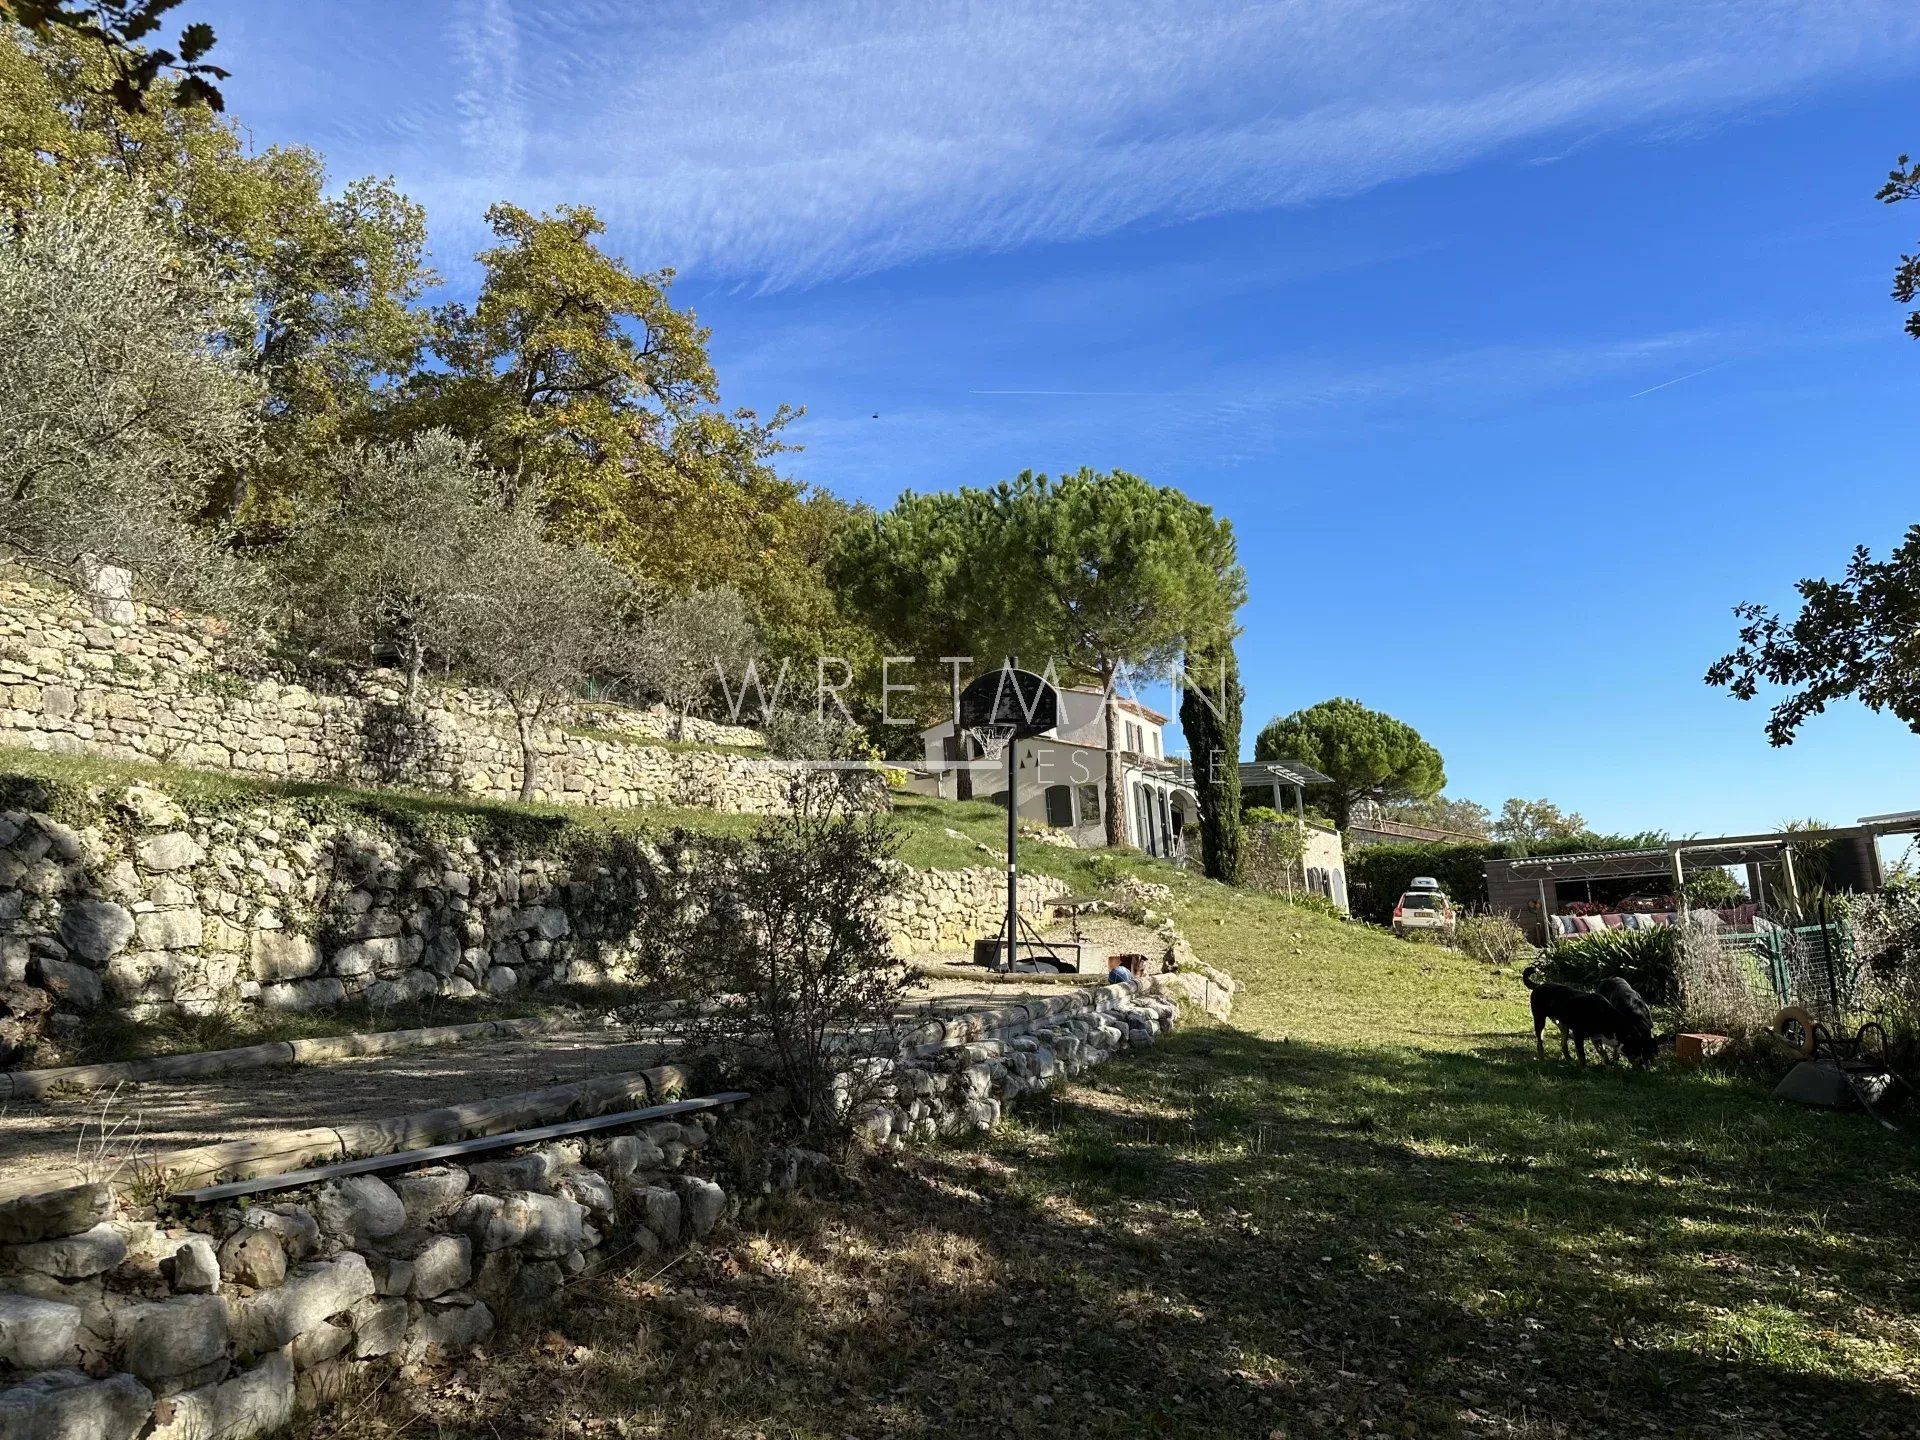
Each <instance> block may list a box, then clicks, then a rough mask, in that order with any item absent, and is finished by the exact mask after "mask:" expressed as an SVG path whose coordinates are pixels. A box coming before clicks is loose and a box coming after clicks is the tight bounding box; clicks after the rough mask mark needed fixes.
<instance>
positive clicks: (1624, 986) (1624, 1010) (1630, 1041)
mask: <svg viewBox="0 0 1920 1440" xmlns="http://www.w3.org/2000/svg"><path fill="white" fill-rule="evenodd" d="M1593 993H1594V994H1596V995H1598V996H1599V997H1600V998H1601V999H1602V1000H1605V1001H1606V1002H1607V1003H1608V1004H1609V1005H1611V1006H1613V1008H1614V1009H1615V1010H1618V1011H1619V1012H1620V1015H1621V1017H1622V1018H1623V1019H1625V1020H1626V1021H1627V1022H1628V1024H1627V1033H1626V1034H1624V1035H1622V1036H1621V1037H1620V1050H1621V1052H1622V1053H1623V1054H1625V1055H1626V1057H1627V1058H1628V1059H1629V1060H1631V1061H1633V1063H1634V1064H1636V1065H1651V1064H1652V1063H1653V1056H1654V1050H1655V1048H1656V1047H1655V1045H1654V1039H1653V1011H1651V1010H1649V1009H1648V1008H1647V1002H1646V1001H1644V1000H1642V999H1641V998H1640V992H1639V991H1638V990H1636V989H1634V988H1633V986H1631V985H1629V984H1628V983H1627V982H1626V981H1625V980H1623V979H1621V978H1620V977H1619V976H1618V975H1609V976H1607V978H1606V979H1604V980H1602V981H1601V982H1600V983H1599V984H1598V985H1596V986H1594V987H1593Z"/></svg>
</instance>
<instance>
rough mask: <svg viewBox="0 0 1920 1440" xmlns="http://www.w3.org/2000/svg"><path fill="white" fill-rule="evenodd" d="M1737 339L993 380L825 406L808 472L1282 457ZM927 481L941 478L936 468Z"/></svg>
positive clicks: (1676, 359) (976, 473) (1559, 392)
mask: <svg viewBox="0 0 1920 1440" xmlns="http://www.w3.org/2000/svg"><path fill="white" fill-rule="evenodd" d="M1736 348H1737V349H1739V350H1741V352H1742V353H1747V352H1748V351H1750V350H1752V349H1753V348H1754V341H1753V339H1752V337H1748V336H1744V335H1742V334H1739V333H1736V332H1732V331H1727V330H1719V329H1711V328H1702V329H1688V330H1675V331H1669V332H1664V333H1660V334H1653V335H1644V336H1627V337H1614V338H1593V339H1569V340H1566V341H1562V342H1557V343H1551V344H1499V345H1483V346H1475V347H1467V348H1461V349H1456V350H1439V351H1433V352H1430V353H1427V354H1421V355H1413V356H1408V357H1405V358H1394V359H1380V360H1374V361H1368V360H1356V359H1344V360H1331V359H1327V360H1316V359H1312V358H1299V359H1289V360H1284V361H1277V362H1272V363H1265V364H1256V365H1241V366H1229V367H1215V368H1212V369H1209V370H1208V371H1206V373H1205V374H1204V375H1203V376H1202V377H1201V383H1198V384H1189V385H1185V386H1181V387H1178V388H1173V387H1170V388H1169V389H1167V390H1164V391H1158V392H1151V391H1137V392H1135V391H1125V392H1117V391H1104V390H1096V389H1080V388H1073V387H1068V386H1061V387H1058V388H1041V387H1032V388H1011V387H1005V388H1002V387H988V386H981V387H978V388H973V389H969V390H967V391H966V392H964V393H956V394H952V395H945V396H937V395H929V396H926V397H924V398H922V399H920V400H919V401H917V402H916V403H914V404H910V405H907V406H902V407H898V408H891V407H890V408H889V409H888V410H887V411H886V412H885V413H884V414H883V415H882V416H881V418H880V420H879V422H877V423H876V422H874V421H872V420H871V418H870V417H869V416H867V415H866V414H864V413H862V414H858V415H845V416H811V417H809V418H808V419H807V420H805V421H804V422H802V424H800V425H799V426H798V427H796V430H795V435H794V438H795V439H797V440H798V441H800V443H801V444H802V445H803V446H804V447H805V454H804V455H803V456H802V458H801V461H800V463H799V464H798V465H797V466H796V469H798V470H799V471H800V472H801V473H803V474H818V475H829V474H830V475H832V476H834V477H835V480H836V483H841V484H847V485H850V486H852V487H853V488H854V489H856V490H857V491H859V493H861V494H863V495H865V496H867V497H868V498H873V499H887V498H891V492H892V490H894V489H898V488H900V486H901V485H903V484H905V483H906V480H905V479H904V478H902V479H898V480H896V476H897V475H898V467H899V463H900V460H899V457H900V456H901V455H902V454H911V455H914V456H918V457H927V456H939V457H941V462H942V463H944V464H946V465H947V466H949V467H951V468H952V470H953V471H954V474H953V476H952V477H951V478H953V479H956V480H958V479H968V480H971V481H974V482H982V481H989V480H992V479H995V478H1003V477H1004V476H1006V475H1010V474H1011V473H1013V472H1014V471H1015V470H1018V469H1020V468H1022V467H1023V466H1027V465H1034V466H1038V467H1041V468H1047V467H1048V466H1054V467H1056V468H1057V467H1060V466H1067V467H1072V466H1078V465H1082V464H1090V465H1094V466H1096V467H1104V466H1112V465H1120V466H1124V467H1126V468H1129V469H1138V470H1142V471H1144V472H1145V473H1148V474H1157V473H1160V472H1161V471H1162V470H1163V469H1164V468H1166V467H1168V466H1172V467H1174V468H1176V469H1177V468H1181V467H1184V466H1186V465H1187V464H1189V463H1190V461H1191V457H1192V456H1194V455H1196V454H1204V455H1206V456H1207V457H1208V459H1209V461H1211V462H1213V463H1216V464H1221V465H1235V464H1240V463H1266V462H1269V461H1271V459H1272V457H1273V456H1274V455H1275V454H1276V453H1279V452H1281V451H1283V450H1284V449H1285V448H1286V446H1287V445H1288V444H1289V442H1290V441H1295V440H1298V439H1300V438H1302V437H1304V436H1307V435H1310V434H1312V433H1313V432H1315V431H1317V430H1325V429H1327V428H1328V427H1333V428H1335V429H1337V430H1340V431H1343V432H1348V431H1351V430H1352V429H1353V427H1355V426H1356V425H1364V426H1366V427H1367V428H1369V429H1373V430H1377V429H1380V428H1383V427H1386V428H1392V427H1402V428H1403V427H1408V426H1423V427H1424V426H1432V425H1435V424H1442V423H1446V422H1448V421H1454V420H1460V419H1463V418H1481V417H1488V416H1492V415H1495V414H1500V413H1511V412H1513V411H1515V410H1517V409H1522V408H1525V407H1528V406H1539V405H1561V404H1579V403H1619V401H1620V399H1621V396H1620V394H1619V384H1620V382H1621V381H1622V380H1623V379H1624V380H1629V381H1630V380H1633V379H1640V378H1647V379H1651V378H1652V377H1654V376H1656V375H1659V374H1661V373H1663V372H1665V371H1670V370H1671V369H1672V368H1673V366H1674V365H1675V364H1682V363H1685V362H1687V361H1688V360H1698V359H1704V358H1708V357H1711V356H1713V355H1715V354H1720V353H1724V352H1727V351H1729V350H1733V349H1736ZM1715 363H1716V364H1721V363H1725V361H1724V360H1722V361H1716V362H1715ZM1709 368H1711V367H1709ZM920 463H921V464H922V466H923V467H924V465H925V463H926V462H925V461H924V459H923V460H922V461H921V462H920ZM913 483H915V484H916V485H920V486H922V487H924V486H925V485H926V484H927V483H929V482H928V480H927V478H926V476H925V475H924V474H920V475H916V476H915V477H914V479H913Z"/></svg>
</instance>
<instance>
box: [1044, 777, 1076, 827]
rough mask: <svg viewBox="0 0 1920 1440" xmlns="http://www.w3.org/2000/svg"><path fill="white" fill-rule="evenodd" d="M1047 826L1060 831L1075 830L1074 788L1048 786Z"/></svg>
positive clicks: (1069, 786) (1068, 786)
mask: <svg viewBox="0 0 1920 1440" xmlns="http://www.w3.org/2000/svg"><path fill="white" fill-rule="evenodd" d="M1047 824H1049V825H1052V826H1054V827H1055V828H1056V829H1060V830H1071V829H1072V828H1073V787H1072V786H1071V785H1049V786H1047Z"/></svg>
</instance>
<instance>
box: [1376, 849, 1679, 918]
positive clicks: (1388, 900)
mask: <svg viewBox="0 0 1920 1440" xmlns="http://www.w3.org/2000/svg"><path fill="white" fill-rule="evenodd" d="M1665 843H1666V842H1665V838H1664V837H1657V836H1651V835H1630V836H1629V835H1583V836H1581V837H1580V838H1579V839H1577V840H1554V841H1547V842H1544V843H1543V842H1540V841H1534V842H1531V843H1527V844H1518V843H1515V842H1513V841H1510V840H1480V841H1462V842H1457V843H1452V844H1438V843H1420V844H1410V845H1349V846H1348V847H1347V898H1348V900H1349V902H1350V903H1351V904H1352V906H1353V913H1354V915H1355V916H1356V917H1357V918H1359V919H1361V920H1370V921H1372V922H1373V923H1374V924H1376V925H1385V924H1387V923H1388V922H1389V921H1391V920H1392V919H1393V903H1394V901H1396V900H1398V899H1399V898H1400V896H1401V895H1402V894H1403V893H1404V892H1405V891H1406V890H1407V888H1408V887H1409V886H1410V885H1411V884H1412V883H1413V877H1414V876H1416V875H1431V876H1432V877H1433V878H1434V879H1436V880H1438V881H1439V882H1440V888H1441V889H1442V890H1444V891H1446V892H1447V894H1448V895H1449V896H1450V897H1452V899H1453V902H1454V904H1456V905H1458V906H1460V907H1461V908H1462V909H1465V910H1468V911H1473V910H1484V909H1485V908H1486V905H1487V868H1486V867H1487V862H1488V861H1489V860H1511V859H1517V858H1518V857H1520V856H1522V855H1577V854H1579V853H1581V852H1582V851H1586V850H1631V849H1634V848H1636V847H1638V846H1642V845H1647V844H1655V845H1659V844H1665Z"/></svg>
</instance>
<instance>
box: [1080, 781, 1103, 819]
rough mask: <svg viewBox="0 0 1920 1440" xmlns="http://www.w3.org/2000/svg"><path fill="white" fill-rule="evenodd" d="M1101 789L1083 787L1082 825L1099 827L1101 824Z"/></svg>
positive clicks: (1097, 787) (1081, 799) (1081, 800)
mask: <svg viewBox="0 0 1920 1440" xmlns="http://www.w3.org/2000/svg"><path fill="white" fill-rule="evenodd" d="M1100 814H1101V811H1100V787H1099V786H1098V785H1082V786H1081V787H1080V823H1081V824H1082V825H1098V824H1099V823H1100Z"/></svg>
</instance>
